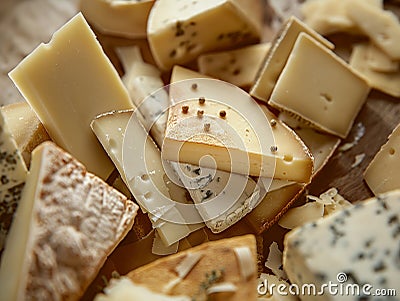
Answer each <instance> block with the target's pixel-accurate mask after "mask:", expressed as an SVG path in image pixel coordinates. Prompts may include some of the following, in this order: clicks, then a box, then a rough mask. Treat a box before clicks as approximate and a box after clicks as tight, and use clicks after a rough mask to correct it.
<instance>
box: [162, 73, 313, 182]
mask: <svg viewBox="0 0 400 301" xmlns="http://www.w3.org/2000/svg"><path fill="white" fill-rule="evenodd" d="M194 85H195V86H196V89H193V86H194ZM170 97H171V99H172V100H173V102H174V104H173V105H171V107H170V108H169V116H168V124H167V129H166V137H165V140H164V144H163V149H162V156H163V158H164V159H166V160H171V161H175V162H181V163H183V162H184V163H190V164H193V165H200V166H203V167H207V168H215V167H217V168H218V169H220V170H224V171H228V172H234V173H239V174H244V175H253V176H261V177H269V178H278V179H284V180H293V181H299V182H308V181H309V177H310V175H311V173H312V165H313V162H312V161H313V159H312V157H311V155H310V154H309V151H308V149H307V148H306V147H305V146H304V144H303V143H302V141H301V140H300V139H299V138H298V137H297V135H296V134H294V132H293V131H291V130H290V129H289V128H287V127H285V125H283V124H281V123H280V122H277V121H276V120H275V119H276V118H275V117H274V116H273V114H272V113H270V112H269V111H268V110H267V109H266V108H260V107H259V105H258V104H257V103H256V102H255V101H254V100H253V99H252V98H251V97H250V96H249V95H248V94H246V93H245V92H243V91H242V90H239V89H238V88H237V87H235V86H233V85H231V84H228V83H226V82H223V81H216V80H209V79H193V80H186V81H182V82H178V83H176V84H175V85H172V86H170ZM203 98H205V99H206V100H205V101H204V102H202V101H201V100H202V99H203ZM185 107H186V108H187V112H186V110H185ZM272 120H273V124H274V126H272V127H271V126H270V123H271V121H272ZM261 137H262V138H261ZM260 142H261V143H260ZM276 148H277V149H276ZM207 155H209V156H212V157H213V160H201V158H202V157H203V156H207ZM214 160H215V161H214ZM274 166H275V167H274Z"/></svg>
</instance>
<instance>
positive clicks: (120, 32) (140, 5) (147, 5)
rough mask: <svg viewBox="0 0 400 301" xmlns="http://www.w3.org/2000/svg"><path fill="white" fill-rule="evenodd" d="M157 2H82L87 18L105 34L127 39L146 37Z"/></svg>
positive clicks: (83, 0)
mask: <svg viewBox="0 0 400 301" xmlns="http://www.w3.org/2000/svg"><path fill="white" fill-rule="evenodd" d="M154 2H155V0H144V1H136V0H135V1H120V0H81V1H80V10H81V11H82V13H83V15H84V16H85V18H86V19H87V20H88V21H89V22H90V23H91V24H93V25H94V26H95V28H96V29H97V30H99V31H100V32H102V33H104V34H110V35H114V36H120V37H126V38H144V37H146V29H147V19H148V17H149V14H150V10H151V8H152V7H153V4H154Z"/></svg>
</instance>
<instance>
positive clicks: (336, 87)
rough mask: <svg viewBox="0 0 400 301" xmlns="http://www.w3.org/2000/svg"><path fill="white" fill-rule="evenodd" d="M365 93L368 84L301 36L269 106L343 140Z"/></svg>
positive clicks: (313, 41) (331, 53) (328, 52)
mask: <svg viewBox="0 0 400 301" xmlns="http://www.w3.org/2000/svg"><path fill="white" fill-rule="evenodd" d="M315 66H318V68H315ZM369 90H370V88H369V85H368V83H367V82H366V81H365V80H364V79H363V78H362V77H361V76H360V75H358V73H356V72H354V71H353V70H352V69H351V68H350V67H349V66H348V65H347V64H346V63H345V62H344V61H342V60H341V59H340V58H339V57H338V56H336V55H335V54H334V53H333V52H331V51H329V50H328V49H326V48H325V47H323V46H322V45H321V44H320V43H318V42H317V41H316V40H314V39H313V38H312V37H310V36H309V35H307V34H305V33H301V34H300V35H299V37H298V39H297V41H296V44H295V46H294V47H293V50H292V53H291V55H290V57H289V59H288V61H287V64H286V66H285V68H284V69H283V71H282V73H281V75H280V77H279V79H278V81H277V83H276V86H275V88H274V90H273V92H272V95H271V98H270V100H269V104H270V105H271V106H273V107H275V108H278V109H280V110H283V111H289V112H290V113H292V114H295V115H297V116H299V117H300V118H302V119H304V120H306V121H308V122H309V123H310V124H312V125H313V126H315V127H317V128H319V129H321V130H323V131H325V132H327V133H330V134H333V135H336V136H339V137H341V138H345V137H346V136H347V134H348V133H349V131H350V129H351V127H352V125H353V122H354V119H355V117H356V116H357V114H358V112H359V111H360V109H361V107H362V106H363V104H364V102H365V101H366V99H367V95H368V93H369ZM338 115H340V116H341V118H340V119H338V118H337V116H338Z"/></svg>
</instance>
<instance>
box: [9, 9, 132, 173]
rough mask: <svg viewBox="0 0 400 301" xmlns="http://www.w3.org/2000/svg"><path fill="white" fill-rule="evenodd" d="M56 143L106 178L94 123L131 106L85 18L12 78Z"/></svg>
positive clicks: (34, 54)
mask: <svg viewBox="0 0 400 301" xmlns="http://www.w3.org/2000/svg"><path fill="white" fill-rule="evenodd" d="M9 76H10V77H11V79H12V80H13V81H14V83H15V84H16V86H17V88H18V89H19V90H20V92H21V93H22V94H23V96H24V97H25V98H26V100H27V101H28V102H29V104H30V105H31V107H32V108H33V110H34V111H35V112H36V114H37V115H38V117H39V119H40V120H41V121H42V123H43V125H44V126H45V128H46V130H47V132H48V133H49V135H50V137H51V138H52V140H54V142H56V143H57V144H58V145H60V146H61V147H62V148H64V149H65V150H67V151H68V152H70V153H71V154H72V155H73V156H74V157H76V158H77V159H78V160H80V161H81V162H82V163H83V164H84V165H85V166H86V167H87V168H88V170H89V171H90V172H93V173H95V174H96V175H98V176H99V177H101V178H103V179H105V178H107V177H108V176H109V175H110V173H111V171H112V170H113V164H112V162H111V161H110V159H109V158H108V156H107V154H106V153H105V152H104V150H103V149H102V147H101V145H100V143H99V142H98V141H97V139H96V137H95V136H94V134H93V132H92V131H91V130H90V126H89V125H90V122H91V121H92V119H93V118H94V117H95V116H97V115H98V114H101V113H104V112H108V111H111V110H116V109H129V108H132V107H133V105H132V103H131V100H130V99H129V95H128V93H127V91H126V89H125V87H124V86H123V84H122V82H121V80H120V78H119V76H118V73H117V71H116V70H115V69H114V67H113V66H112V64H111V62H110V61H109V59H108V58H107V56H106V55H105V54H104V52H103V50H102V49H101V46H100V44H99V43H98V42H97V40H96V38H95V36H94V34H93V32H92V31H91V29H90V27H89V26H88V24H87V23H86V21H85V19H84V18H83V16H82V14H80V13H79V14H77V15H76V16H75V17H73V18H72V19H71V20H70V21H69V22H67V23H66V24H65V25H64V26H63V27H62V28H61V29H60V30H58V31H57V32H56V33H55V34H54V36H53V38H52V40H51V41H50V43H49V44H41V45H39V47H38V48H36V49H35V50H34V51H33V52H32V53H31V54H30V55H28V56H27V57H26V58H25V59H24V60H23V61H22V62H21V63H20V64H19V65H18V66H17V67H16V68H15V69H14V70H12V71H11V72H10V74H9Z"/></svg>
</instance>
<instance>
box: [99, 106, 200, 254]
mask: <svg viewBox="0 0 400 301" xmlns="http://www.w3.org/2000/svg"><path fill="white" fill-rule="evenodd" d="M132 114H134V113H133V111H121V112H111V113H106V114H103V115H100V116H98V117H96V119H94V120H93V121H92V123H91V127H92V129H93V131H94V133H95V134H96V136H97V137H98V139H99V141H100V142H101V144H102V145H103V147H104V149H105V150H106V151H107V153H108V154H109V156H110V158H111V159H112V161H113V162H114V163H115V166H116V167H117V169H118V171H119V172H120V174H121V177H122V179H123V180H124V182H125V184H126V185H127V186H128V188H129V189H130V191H131V193H132V194H133V196H134V197H135V199H136V201H137V202H138V203H139V204H140V206H141V208H142V210H143V211H144V212H148V214H149V217H150V220H151V221H152V224H153V227H154V228H156V230H157V232H158V234H159V235H160V237H161V238H162V239H163V241H164V243H165V244H166V245H167V246H170V245H172V244H174V243H176V242H178V241H179V240H181V239H182V238H184V237H186V236H187V235H189V233H191V232H193V231H195V230H197V229H199V228H201V227H202V226H203V225H202V224H201V223H196V224H191V223H190V221H189V220H187V221H186V220H185V216H182V214H181V213H180V212H179V210H178V209H177V208H174V207H171V208H167V209H168V210H166V212H164V213H165V214H167V215H168V216H170V217H171V216H172V217H173V218H175V219H176V221H175V222H170V221H167V220H164V219H165V218H166V217H165V216H164V215H163V211H162V208H164V207H165V203H163V202H162V199H161V198H160V199H157V198H158V195H159V194H161V195H162V196H163V197H164V198H167V199H169V200H171V199H172V200H171V202H170V203H168V204H173V201H176V202H181V203H183V204H184V203H187V202H188V200H187V199H186V196H185V191H184V190H182V189H181V188H180V187H171V186H172V185H173V184H174V183H170V181H169V179H168V176H167V175H166V174H165V172H164V168H163V164H162V162H161V155H160V151H159V150H158V149H157V147H156V145H155V144H154V142H153V141H152V140H151V138H150V137H149V136H147V137H145V136H146V132H145V130H144V128H143V127H142V126H141V125H140V124H139V123H137V127H136V128H135V129H136V132H135V131H133V132H130V135H135V137H133V138H132V139H133V140H134V142H133V143H134V144H136V145H138V147H142V148H144V149H145V156H144V157H139V156H138V154H137V153H133V154H129V156H133V157H134V158H135V159H136V160H141V161H142V162H143V161H145V164H146V168H147V170H146V171H141V170H140V168H139V166H138V165H136V166H132V167H131V168H130V169H127V166H125V165H124V160H123V147H124V143H126V142H124V139H125V133H126V130H127V126H128V124H129V122H130V119H131V118H135V117H132ZM138 136H139V138H138ZM141 136H144V137H145V138H144V139H143V145H140V143H141V138H142V137H141ZM142 164H143V163H142ZM143 172H144V173H143ZM127 173H129V174H127ZM142 173H143V174H142ZM136 174H137V175H136ZM139 178H140V179H139ZM135 179H137V180H138V181H139V180H140V181H143V182H144V183H142V184H140V183H135V182H132V181H135ZM131 182H132V183H131ZM147 190H148V191H147ZM179 190H180V191H179ZM174 196H175V197H174ZM159 210H161V211H160V212H159ZM200 219H201V218H200V217H198V220H200Z"/></svg>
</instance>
